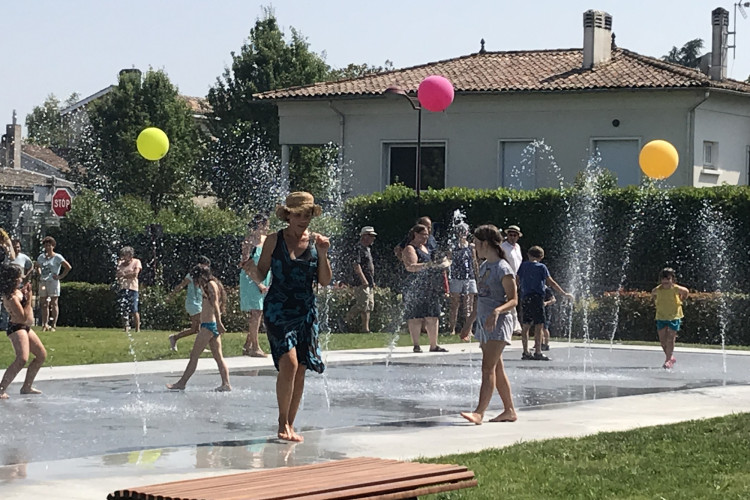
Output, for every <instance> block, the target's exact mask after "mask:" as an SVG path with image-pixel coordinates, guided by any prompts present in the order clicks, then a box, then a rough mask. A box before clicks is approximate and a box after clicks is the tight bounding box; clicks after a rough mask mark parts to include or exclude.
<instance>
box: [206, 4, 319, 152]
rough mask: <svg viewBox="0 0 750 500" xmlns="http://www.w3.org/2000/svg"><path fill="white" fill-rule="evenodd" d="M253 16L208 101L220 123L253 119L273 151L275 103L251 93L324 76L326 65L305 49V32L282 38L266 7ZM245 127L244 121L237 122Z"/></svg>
mask: <svg viewBox="0 0 750 500" xmlns="http://www.w3.org/2000/svg"><path fill="white" fill-rule="evenodd" d="M263 13H264V16H263V18H262V19H261V18H259V19H257V20H256V22H255V27H254V28H252V29H251V30H250V37H249V39H248V41H247V42H246V43H245V44H244V45H243V46H242V48H241V49H240V53H239V54H236V53H235V52H232V53H231V55H232V65H231V68H225V70H224V74H223V76H222V77H221V78H217V80H216V85H214V86H213V87H212V88H211V89H210V90H209V91H208V102H209V104H211V107H212V108H213V113H214V116H215V117H216V118H217V119H218V120H216V121H214V122H213V123H214V124H215V125H216V126H217V127H219V128H232V127H234V126H235V125H237V124H238V123H243V122H250V123H254V124H256V125H257V127H259V128H260V129H261V130H263V131H264V135H265V138H264V140H265V141H266V142H267V144H268V146H269V147H270V149H271V150H272V151H278V149H279V117H278V112H277V109H276V105H275V104H273V103H268V102H262V101H256V100H254V99H253V97H252V96H253V94H255V93H258V92H265V91H268V90H274V89H279V88H284V87H293V86H297V85H307V84H310V83H315V82H320V81H325V80H326V79H327V78H328V75H329V67H328V65H327V64H326V63H325V61H324V60H323V59H322V58H321V57H320V56H319V55H317V54H315V53H314V52H312V51H310V49H309V44H308V43H307V41H306V40H305V38H304V37H303V36H302V35H301V34H300V33H299V32H298V31H297V30H295V29H294V28H291V29H290V31H291V34H292V35H291V40H289V41H288V42H287V41H286V40H285V37H284V33H283V32H282V31H281V29H280V28H279V25H278V23H277V21H276V17H275V16H274V14H273V11H272V10H271V8H270V7H264V8H263ZM242 126H243V127H245V125H242Z"/></svg>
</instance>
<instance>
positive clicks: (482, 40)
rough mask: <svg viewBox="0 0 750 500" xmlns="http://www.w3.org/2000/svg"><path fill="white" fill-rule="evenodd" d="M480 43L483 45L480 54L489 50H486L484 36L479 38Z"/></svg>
mask: <svg viewBox="0 0 750 500" xmlns="http://www.w3.org/2000/svg"><path fill="white" fill-rule="evenodd" d="M479 43H480V44H481V45H482V47H481V48H480V49H479V53H480V54H484V53H486V52H487V51H486V50H484V38H482V39H481V40H479Z"/></svg>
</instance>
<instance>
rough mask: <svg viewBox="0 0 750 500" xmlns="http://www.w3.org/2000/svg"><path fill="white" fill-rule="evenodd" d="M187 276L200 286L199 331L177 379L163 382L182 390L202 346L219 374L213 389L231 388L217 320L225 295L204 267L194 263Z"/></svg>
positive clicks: (208, 270)
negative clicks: (201, 296)
mask: <svg viewBox="0 0 750 500" xmlns="http://www.w3.org/2000/svg"><path fill="white" fill-rule="evenodd" d="M190 276H191V277H192V278H193V282H194V283H195V285H196V286H198V287H200V289H201V291H202V292H203V304H202V306H201V313H200V314H201V317H200V321H201V324H200V330H198V335H197V336H196V337H195V343H194V344H193V350H192V351H190V361H188V365H187V367H186V368H185V373H183V374H182V377H180V380H178V381H177V382H176V383H174V384H167V389H169V390H172V391H182V390H184V389H185V385H186V384H187V381H188V380H190V377H192V375H193V373H195V368H196V367H197V366H198V357H199V356H200V355H201V353H202V352H203V349H205V348H206V346H209V347H210V348H211V354H212V355H213V357H214V359H215V360H216V365H217V366H218V367H219V375H221V385H220V386H219V387H217V388H216V389H215V390H216V391H218V392H225V391H231V390H232V386H231V385H229V369H228V368H227V364H226V362H225V361H224V354H223V353H222V350H221V334H223V333H225V332H226V330H225V329H224V324H223V323H222V322H221V311H222V310H223V309H224V307H225V305H226V299H227V295H226V292H225V291H224V287H223V286H222V284H221V282H220V281H219V280H218V279H216V278H214V277H213V275H212V274H211V270H210V269H209V268H208V267H206V266H200V265H197V266H195V267H193V269H192V270H191V271H190Z"/></svg>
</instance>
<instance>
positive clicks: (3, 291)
mask: <svg viewBox="0 0 750 500" xmlns="http://www.w3.org/2000/svg"><path fill="white" fill-rule="evenodd" d="M22 281H23V271H21V268H20V267H18V266H15V265H12V264H0V296H2V301H3V307H4V308H5V310H6V311H8V314H9V316H10V317H9V322H8V327H7V328H8V330H7V332H6V333H7V335H8V340H10V342H11V344H13V350H14V351H15V353H16V359H15V360H13V362H12V363H11V364H10V366H8V369H7V370H5V375H3V379H2V381H0V399H8V393H7V390H8V386H9V385H10V383H11V382H13V379H14V378H16V375H18V372H20V371H21V370H22V369H23V367H24V366H26V362H27V361H28V360H29V353H31V354H33V355H34V360H33V361H32V362H31V364H29V367H28V368H27V369H26V379H25V380H24V382H23V385H22V386H21V394H41V393H42V392H41V391H39V390H37V389H35V388H34V387H33V385H32V384H33V383H34V378H36V374H37V373H39V369H40V368H41V367H42V365H43V364H44V361H45V360H46V359H47V351H46V349H45V348H44V344H42V341H41V340H39V337H38V336H37V334H36V333H35V332H34V330H33V329H32V328H31V325H32V324H34V312H33V311H32V310H31V303H32V301H33V294H32V292H31V283H26V284H25V285H23V287H22V288H19V286H21V283H22Z"/></svg>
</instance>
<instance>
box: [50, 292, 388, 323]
mask: <svg viewBox="0 0 750 500" xmlns="http://www.w3.org/2000/svg"><path fill="white" fill-rule="evenodd" d="M226 292H227V306H226V311H225V312H224V314H223V315H222V320H223V322H224V326H225V327H226V329H227V330H228V331H230V332H242V331H246V330H247V321H248V314H247V313H244V312H242V311H241V310H240V306H239V304H240V300H239V288H238V287H226ZM167 293H168V291H167V290H165V289H163V288H161V287H158V286H148V287H145V286H141V289H140V297H139V298H140V311H141V323H142V326H143V328H147V329H153V330H177V329H181V328H184V327H187V326H188V325H189V324H190V321H189V318H188V316H187V313H186V312H185V307H184V305H185V294H186V293H187V292H186V291H185V290H182V291H181V292H180V293H179V294H178V295H176V296H175V297H174V298H173V299H172V300H170V301H167V300H165V299H166V297H167ZM116 300H117V294H116V292H115V291H114V289H113V288H112V287H110V286H108V285H101V284H94V285H92V284H89V283H79V282H63V283H61V297H60V301H59V305H60V321H59V324H60V325H63V326H80V327H96V328H119V327H120V326H121V325H120V320H119V317H118V314H117V302H116ZM353 303H354V294H353V290H352V289H350V288H336V289H326V288H321V291H320V293H319V294H318V310H319V313H320V322H321V324H322V326H323V327H324V328H330V330H331V331H335V332H338V331H341V329H340V328H339V327H340V326H341V325H342V323H341V321H340V320H343V318H344V316H345V315H346V313H347V311H348V310H349V308H350V307H351V305H352V304H353ZM400 304H401V298H400V296H399V295H397V294H395V293H392V292H391V290H389V289H387V288H377V289H376V290H375V311H373V313H372V315H371V319H370V328H371V329H372V331H376V332H378V331H386V332H387V331H395V330H396V329H397V328H399V327H400V323H401V309H400V307H401V306H400ZM358 325H359V319H357V321H356V322H355V324H353V325H351V326H352V327H353V328H355V330H356V327H357V326H358ZM353 331H354V330H353Z"/></svg>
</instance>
